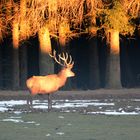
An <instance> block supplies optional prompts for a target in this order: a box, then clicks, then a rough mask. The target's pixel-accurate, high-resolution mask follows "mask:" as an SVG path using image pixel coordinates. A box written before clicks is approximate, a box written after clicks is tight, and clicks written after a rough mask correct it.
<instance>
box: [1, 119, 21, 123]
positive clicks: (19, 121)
mask: <svg viewBox="0 0 140 140" xmlns="http://www.w3.org/2000/svg"><path fill="white" fill-rule="evenodd" d="M2 121H3V122H14V123H23V120H21V119H10V118H9V119H3V120H2Z"/></svg>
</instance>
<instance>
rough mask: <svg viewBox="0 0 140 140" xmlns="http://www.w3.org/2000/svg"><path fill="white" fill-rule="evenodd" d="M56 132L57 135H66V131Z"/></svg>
mask: <svg viewBox="0 0 140 140" xmlns="http://www.w3.org/2000/svg"><path fill="white" fill-rule="evenodd" d="M56 134H57V135H64V134H65V133H64V132H57V133H56Z"/></svg>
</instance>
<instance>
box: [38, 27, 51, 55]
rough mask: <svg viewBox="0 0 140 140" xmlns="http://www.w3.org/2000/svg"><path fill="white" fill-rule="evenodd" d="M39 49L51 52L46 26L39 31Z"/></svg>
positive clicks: (43, 51)
mask: <svg viewBox="0 0 140 140" xmlns="http://www.w3.org/2000/svg"><path fill="white" fill-rule="evenodd" d="M38 36H39V43H40V51H41V52H42V53H51V50H52V49H51V40H50V33H49V30H48V27H47V26H44V27H42V28H41V29H40V30H39V32H38Z"/></svg>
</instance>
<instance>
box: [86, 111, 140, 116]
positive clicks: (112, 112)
mask: <svg viewBox="0 0 140 140" xmlns="http://www.w3.org/2000/svg"><path fill="white" fill-rule="evenodd" d="M87 114H103V115H140V114H139V113H137V112H124V111H123V112H117V111H110V112H107V111H97V112H87Z"/></svg>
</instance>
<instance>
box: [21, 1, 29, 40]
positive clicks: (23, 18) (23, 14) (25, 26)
mask: <svg viewBox="0 0 140 140" xmlns="http://www.w3.org/2000/svg"><path fill="white" fill-rule="evenodd" d="M27 23H28V22H27V19H26V0H20V39H21V40H25V39H27V36H28V35H27V33H28V24H27Z"/></svg>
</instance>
